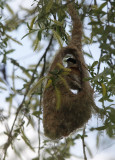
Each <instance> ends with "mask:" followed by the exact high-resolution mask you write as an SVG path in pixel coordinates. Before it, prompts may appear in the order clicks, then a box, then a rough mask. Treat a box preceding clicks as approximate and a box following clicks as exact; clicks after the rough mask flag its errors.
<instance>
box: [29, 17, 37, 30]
mask: <svg viewBox="0 0 115 160" xmlns="http://www.w3.org/2000/svg"><path fill="white" fill-rule="evenodd" d="M35 20H36V17H34V18H33V19H32V21H31V23H30V28H31V29H32V28H33V25H34V22H35Z"/></svg>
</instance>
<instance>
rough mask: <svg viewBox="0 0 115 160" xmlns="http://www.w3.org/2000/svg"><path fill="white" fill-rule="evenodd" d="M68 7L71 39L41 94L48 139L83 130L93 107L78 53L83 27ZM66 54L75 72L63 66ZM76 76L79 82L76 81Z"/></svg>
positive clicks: (58, 56) (81, 59)
mask: <svg viewBox="0 0 115 160" xmlns="http://www.w3.org/2000/svg"><path fill="white" fill-rule="evenodd" d="M68 8H69V13H70V15H71V17H72V20H73V31H72V40H71V42H70V43H69V45H68V46H67V47H65V48H61V49H60V51H59V52H58V53H57V55H56V57H55V59H54V61H53V63H52V65H51V67H50V70H49V73H48V80H47V83H46V86H45V89H44V93H43V126H44V132H45V135H46V136H47V137H49V138H51V139H59V138H62V137H64V136H68V135H69V134H70V133H71V132H73V131H75V130H76V129H78V128H80V127H82V126H83V125H84V124H85V123H86V122H87V121H88V119H89V118H90V117H91V111H92V106H93V105H94V100H93V90H92V88H91V87H90V84H89V82H88V81H86V80H84V79H85V78H87V77H88V72H87V67H86V64H85V61H84V58H83V54H82V52H81V50H82V49H81V48H82V47H81V37H82V25H81V22H80V20H79V18H78V17H77V15H76V11H75V10H74V9H73V6H72V4H69V6H68ZM72 10H73V11H72ZM68 54H69V55H70V56H71V57H72V58H73V59H74V61H75V62H76V63H75V64H74V69H73V68H71V67H70V68H69V67H67V66H66V67H65V66H64V63H63V61H64V58H65V57H66V56H67V55H68ZM75 76H76V77H78V79H79V81H77V80H76V81H75V79H74V77H75ZM73 79H74V80H73ZM76 82H77V83H76ZM78 83H79V84H78ZM74 84H77V85H74ZM72 90H74V91H77V92H76V93H74V92H73V91H72Z"/></svg>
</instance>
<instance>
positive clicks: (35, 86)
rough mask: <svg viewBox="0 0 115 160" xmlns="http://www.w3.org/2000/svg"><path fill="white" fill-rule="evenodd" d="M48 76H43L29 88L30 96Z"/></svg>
mask: <svg viewBox="0 0 115 160" xmlns="http://www.w3.org/2000/svg"><path fill="white" fill-rule="evenodd" d="M46 78H47V77H42V78H41V79H40V80H39V81H38V82H36V83H35V84H34V85H33V87H32V88H31V89H30V90H29V93H28V96H30V95H31V94H33V93H34V91H35V90H36V89H37V88H38V87H39V85H41V83H42V82H43V81H44V80H45V79H46Z"/></svg>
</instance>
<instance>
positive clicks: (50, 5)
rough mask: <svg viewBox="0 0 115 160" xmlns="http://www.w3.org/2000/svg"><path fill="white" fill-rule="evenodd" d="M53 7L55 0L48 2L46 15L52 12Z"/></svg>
mask: <svg viewBox="0 0 115 160" xmlns="http://www.w3.org/2000/svg"><path fill="white" fill-rule="evenodd" d="M52 5H53V0H48V3H47V6H46V13H48V12H49V11H50V9H51V8H52Z"/></svg>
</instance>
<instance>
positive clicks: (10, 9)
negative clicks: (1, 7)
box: [6, 3, 14, 15]
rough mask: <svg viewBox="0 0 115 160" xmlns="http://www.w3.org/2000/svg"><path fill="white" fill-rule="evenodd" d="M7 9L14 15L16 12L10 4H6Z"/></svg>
mask: <svg viewBox="0 0 115 160" xmlns="http://www.w3.org/2000/svg"><path fill="white" fill-rule="evenodd" d="M6 8H7V9H8V11H9V12H10V13H11V14H12V15H14V11H13V10H12V8H13V7H12V8H11V7H10V6H9V5H8V3H6Z"/></svg>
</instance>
